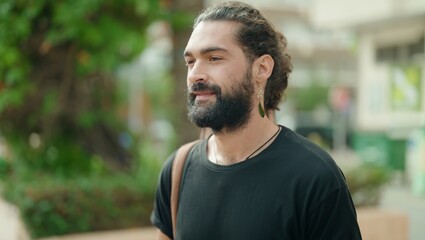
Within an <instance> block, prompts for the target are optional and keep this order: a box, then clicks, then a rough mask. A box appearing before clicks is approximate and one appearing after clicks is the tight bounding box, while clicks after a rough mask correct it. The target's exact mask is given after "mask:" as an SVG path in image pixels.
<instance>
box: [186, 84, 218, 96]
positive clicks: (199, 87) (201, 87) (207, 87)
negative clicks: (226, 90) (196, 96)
mask: <svg viewBox="0 0 425 240" xmlns="http://www.w3.org/2000/svg"><path fill="white" fill-rule="evenodd" d="M200 91H208V92H213V93H214V94H216V95H219V94H221V88H220V87H219V86H218V85H215V84H208V83H206V82H197V83H195V84H193V85H192V86H191V87H190V89H189V94H190V95H192V92H200Z"/></svg>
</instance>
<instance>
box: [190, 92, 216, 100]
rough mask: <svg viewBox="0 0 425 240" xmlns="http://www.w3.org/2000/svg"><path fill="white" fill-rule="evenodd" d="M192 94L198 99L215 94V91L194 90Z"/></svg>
mask: <svg viewBox="0 0 425 240" xmlns="http://www.w3.org/2000/svg"><path fill="white" fill-rule="evenodd" d="M192 94H193V95H194V96H195V98H196V100H203V99H208V98H210V97H212V96H214V95H215V93H214V92H210V91H206V92H204V91H196V92H192Z"/></svg>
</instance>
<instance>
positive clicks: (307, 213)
mask: <svg viewBox="0 0 425 240" xmlns="http://www.w3.org/2000/svg"><path fill="white" fill-rule="evenodd" d="M206 148H207V141H203V142H201V143H199V144H197V145H196V146H195V147H194V148H193V149H192V151H191V152H190V154H189V156H188V158H187V160H186V166H185V169H184V172H183V176H182V185H181V187H180V196H179V198H180V201H179V207H178V209H179V211H178V216H177V237H176V238H175V239H178V240H209V239H211V240H227V239H229V240H238V239H252V240H254V239H258V240H264V239H267V240H273V239H282V240H283V239H284V240H304V239H323V240H333V239H335V240H336V239H338V240H344V239H347V240H354V239H356V240H357V239H361V235H360V231H359V227H358V225H357V220H356V211H355V208H354V205H353V203H352V200H351V196H350V194H349V191H348V189H347V184H346V182H345V179H344V177H343V175H342V173H341V171H340V169H339V168H338V166H337V165H336V164H335V162H334V161H333V159H332V158H331V157H330V156H329V155H328V154H327V153H326V152H325V151H323V150H321V149H320V148H319V147H318V146H316V145H314V144H313V143H311V142H309V141H308V140H307V139H305V138H303V137H301V136H300V135H298V134H296V133H294V132H292V131H291V130H289V129H287V128H285V127H282V131H281V133H280V134H279V135H278V137H277V138H276V139H275V140H274V142H273V143H272V144H271V145H270V146H268V147H267V148H266V149H265V150H264V151H262V152H261V153H259V154H258V155H257V156H255V157H253V158H250V159H248V160H246V161H243V162H240V163H236V164H233V165H230V166H220V165H216V164H214V163H212V162H210V161H209V160H208V158H207V153H206ZM173 158H174V154H172V155H171V156H170V158H169V159H168V160H167V162H166V163H165V165H164V167H163V169H162V172H161V175H160V179H159V186H158V189H157V193H156V200H155V207H154V211H153V213H152V216H151V221H152V223H153V224H154V225H155V226H156V227H158V228H159V229H160V230H161V231H162V232H163V233H165V234H166V235H168V236H169V237H170V238H172V235H173V233H172V224H171V216H170V191H171V166H172V161H173Z"/></svg>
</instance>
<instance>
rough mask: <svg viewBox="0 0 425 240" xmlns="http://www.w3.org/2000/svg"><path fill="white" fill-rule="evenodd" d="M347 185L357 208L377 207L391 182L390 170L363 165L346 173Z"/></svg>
mask: <svg viewBox="0 0 425 240" xmlns="http://www.w3.org/2000/svg"><path fill="white" fill-rule="evenodd" d="M344 173H345V177H346V179H347V183H348V186H349V189H350V192H351V195H352V198H353V201H354V203H355V205H356V206H359V207H360V206H376V205H377V204H378V203H379V200H380V197H381V192H382V188H383V187H384V186H385V185H386V184H387V183H388V181H389V180H390V176H391V172H390V170H389V169H388V168H386V167H384V166H380V165H374V164H361V165H358V166H355V167H350V168H347V169H345V171H344Z"/></svg>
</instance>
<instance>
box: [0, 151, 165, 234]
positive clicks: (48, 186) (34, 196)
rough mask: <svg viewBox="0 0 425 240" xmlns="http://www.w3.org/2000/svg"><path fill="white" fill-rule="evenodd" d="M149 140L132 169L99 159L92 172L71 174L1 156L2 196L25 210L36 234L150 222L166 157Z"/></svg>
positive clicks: (27, 221)
mask: <svg viewBox="0 0 425 240" xmlns="http://www.w3.org/2000/svg"><path fill="white" fill-rule="evenodd" d="M145 145H146V146H145V147H141V149H140V158H139V161H138V162H137V164H135V165H134V166H133V168H132V170H131V171H128V172H122V171H116V170H110V169H107V168H106V167H105V166H102V164H103V162H102V161H98V163H97V164H96V165H92V166H91V168H90V173H89V174H87V173H84V174H83V173H81V174H73V176H72V177H69V176H64V175H61V174H52V173H47V172H45V171H34V170H33V169H31V168H28V167H27V166H26V165H23V166H18V165H22V162H19V161H14V162H11V163H8V162H7V161H0V183H2V184H1V185H2V195H3V197H4V198H5V199H6V200H7V201H9V202H11V203H13V204H15V205H16V206H17V207H18V208H19V209H20V213H21V217H22V219H23V221H24V223H25V224H26V226H27V228H28V230H29V233H30V235H31V236H32V237H34V238H39V237H47V236H53V235H63V234H70V233H77V232H89V231H99V230H111V229H120V228H132V227H141V226H146V225H150V222H149V216H150V213H151V211H152V207H153V200H154V194H155V187H156V182H157V176H158V173H159V171H160V168H161V165H162V162H161V161H159V160H158V159H157V158H155V157H154V152H153V151H154V150H153V148H152V147H149V146H148V145H149V144H145ZM149 149H151V150H149ZM91 162H93V161H91ZM17 169H19V171H16V170H17ZM99 169H102V170H101V171H100V170H99ZM5 173H7V174H5Z"/></svg>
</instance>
